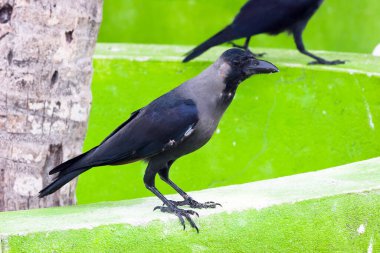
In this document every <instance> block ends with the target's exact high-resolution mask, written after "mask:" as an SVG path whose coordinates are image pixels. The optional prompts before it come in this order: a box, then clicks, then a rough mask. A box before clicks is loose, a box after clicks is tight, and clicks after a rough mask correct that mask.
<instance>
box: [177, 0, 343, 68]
mask: <svg viewBox="0 0 380 253" xmlns="http://www.w3.org/2000/svg"><path fill="white" fill-rule="evenodd" d="M322 2H323V0H250V1H248V2H247V3H246V4H245V5H244V6H243V7H242V8H241V10H240V12H239V14H238V15H237V16H236V17H235V19H234V21H233V22H232V24H230V25H228V26H227V27H226V28H224V29H223V30H222V31H220V32H218V33H217V34H215V35H214V36H213V37H211V38H210V39H208V40H207V41H206V42H204V43H202V44H201V45H199V46H198V47H196V48H194V49H193V50H192V51H190V52H189V53H188V54H187V56H186V58H185V59H184V60H183V62H188V61H190V60H192V59H194V58H195V57H197V56H199V55H201V54H203V53H204V52H205V51H207V50H208V49H210V48H211V47H214V46H217V45H220V44H222V43H225V42H231V41H233V40H236V39H240V38H246V40H245V44H244V46H238V45H236V44H234V43H231V44H232V45H233V46H235V47H240V48H244V49H246V50H248V46H249V41H250V39H251V36H254V35H257V34H261V33H268V34H271V35H277V34H279V33H281V32H284V31H288V32H289V33H291V34H293V36H294V41H295V43H296V45H297V49H298V50H299V51H300V52H301V53H302V54H305V55H307V56H310V57H311V58H313V59H315V61H313V62H311V63H309V64H326V65H336V64H344V63H345V62H344V61H340V60H336V61H327V60H325V59H323V58H320V57H318V56H316V55H314V54H312V53H310V52H309V51H307V50H306V49H305V46H304V44H303V41H302V32H303V30H304V29H305V27H306V25H307V22H308V21H309V19H310V18H311V17H312V16H313V14H314V13H315V12H316V11H317V10H318V8H319V6H320V5H321V4H322ZM259 56H261V55H259Z"/></svg>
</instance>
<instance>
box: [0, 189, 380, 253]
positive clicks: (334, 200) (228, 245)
mask: <svg viewBox="0 0 380 253" xmlns="http://www.w3.org/2000/svg"><path fill="white" fill-rule="evenodd" d="M379 210H380V194H379V193H376V192H372V193H362V194H351V195H341V196H335V197H330V198H323V199H318V200H309V201H304V202H299V203H296V204H286V205H281V206H274V207H271V208H267V209H263V210H260V211H257V210H249V211H243V212H238V213H232V214H227V213H222V214H216V215H213V216H209V217H207V219H200V220H199V224H200V226H201V227H202V230H201V232H200V234H197V233H195V232H194V231H192V230H186V231H182V230H181V229H180V228H179V225H178V222H176V221H172V222H168V223H165V224H163V223H162V222H159V221H156V222H152V223H150V224H149V225H147V226H137V227H132V226H128V225H109V226H103V227H97V228H94V229H91V230H88V229H79V230H67V231H57V232H49V233H35V234H30V235H25V236H22V235H20V236H11V237H9V238H7V239H6V240H3V245H2V247H3V250H4V252H367V251H368V252H378V251H379V250H380V243H379V242H380V224H379V222H378V221H379V220H378V217H380V211H379ZM370 249H372V251H369V250H370Z"/></svg>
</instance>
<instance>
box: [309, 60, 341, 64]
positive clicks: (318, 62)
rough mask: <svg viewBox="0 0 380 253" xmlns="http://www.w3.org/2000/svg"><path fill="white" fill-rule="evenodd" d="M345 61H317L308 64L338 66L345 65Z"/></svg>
mask: <svg viewBox="0 0 380 253" xmlns="http://www.w3.org/2000/svg"><path fill="white" fill-rule="evenodd" d="M345 63H346V61H341V60H335V61H327V60H323V59H321V60H317V61H312V62H309V65H339V64H345Z"/></svg>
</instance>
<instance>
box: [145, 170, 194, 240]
mask: <svg viewBox="0 0 380 253" xmlns="http://www.w3.org/2000/svg"><path fill="white" fill-rule="evenodd" d="M151 165H152V164H151V163H149V165H148V168H147V169H146V171H145V175H144V183H145V187H146V188H147V189H148V190H150V191H151V192H152V193H153V194H154V195H156V196H157V197H158V198H159V199H161V200H162V202H163V203H164V205H165V206H156V207H155V208H154V209H153V211H155V210H157V209H159V210H161V212H164V213H172V214H174V215H176V216H177V217H178V219H179V220H180V222H181V224H182V226H183V229H185V219H186V220H187V221H188V222H189V223H190V225H191V227H193V228H195V229H196V230H197V232H198V233H199V229H198V227H197V225H196V224H195V222H194V221H193V220H192V219H191V217H190V215H194V214H195V215H197V216H198V217H199V215H198V213H197V212H195V211H193V210H184V209H180V208H178V207H177V206H176V205H174V204H173V203H172V202H171V201H170V200H168V199H167V198H165V196H164V195H162V193H161V192H159V191H158V190H157V188H156V186H155V183H154V179H155V177H156V174H157V171H156V170H153V168H152V166H151Z"/></svg>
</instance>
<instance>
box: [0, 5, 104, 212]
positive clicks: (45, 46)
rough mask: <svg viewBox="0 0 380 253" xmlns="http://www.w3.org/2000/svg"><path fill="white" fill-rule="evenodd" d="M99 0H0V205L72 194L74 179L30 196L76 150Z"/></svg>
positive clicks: (33, 204)
mask: <svg viewBox="0 0 380 253" xmlns="http://www.w3.org/2000/svg"><path fill="white" fill-rule="evenodd" d="M102 4H103V0H39V1H27V0H0V211H7V210H20V209H29V208H39V207H48V206H61V205H71V204H74V203H75V201H76V199H75V186H76V182H72V183H70V184H68V185H66V186H65V187H63V188H62V189H61V190H60V191H58V192H56V193H55V194H53V195H51V196H49V197H47V198H44V199H38V198H37V197H36V196H37V194H38V191H39V190H40V189H41V188H42V187H43V186H44V185H47V184H48V182H49V181H51V178H50V177H49V176H48V171H49V170H50V169H52V168H53V167H54V166H56V165H57V164H59V163H60V162H62V161H64V160H67V159H69V158H71V157H73V156H75V155H77V154H79V153H81V151H82V144H83V139H84V137H85V133H86V129H87V121H88V115H89V111H90V104H91V90H90V85H91V77H92V55H93V52H94V48H95V43H96V38H97V35H98V30H99V26H100V22H101V18H102Z"/></svg>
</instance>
